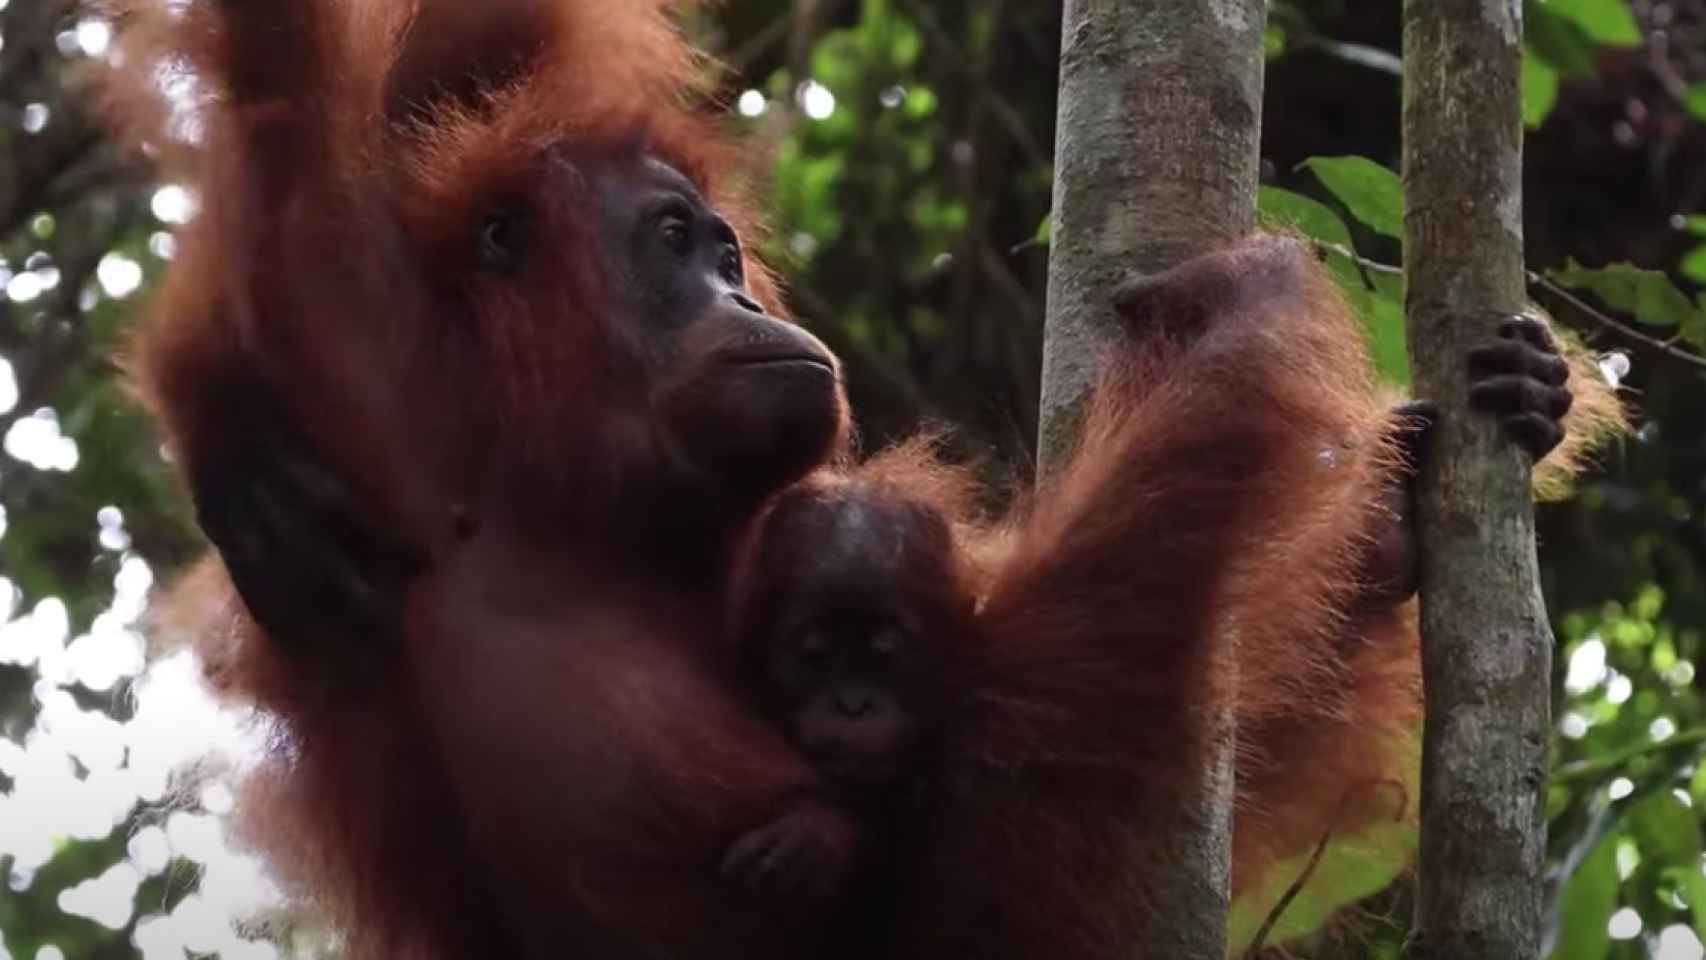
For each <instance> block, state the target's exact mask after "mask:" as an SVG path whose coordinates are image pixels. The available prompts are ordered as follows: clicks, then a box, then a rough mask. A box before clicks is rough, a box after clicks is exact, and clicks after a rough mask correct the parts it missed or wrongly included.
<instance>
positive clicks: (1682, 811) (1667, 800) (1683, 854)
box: [1624, 790, 1700, 869]
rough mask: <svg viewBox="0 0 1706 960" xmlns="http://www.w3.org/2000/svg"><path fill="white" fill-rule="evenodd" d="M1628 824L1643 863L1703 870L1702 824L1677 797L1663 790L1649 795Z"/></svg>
mask: <svg viewBox="0 0 1706 960" xmlns="http://www.w3.org/2000/svg"><path fill="white" fill-rule="evenodd" d="M1624 822H1625V823H1626V824H1627V825H1628V828H1629V832H1630V834H1631V835H1633V836H1634V838H1635V842H1636V843H1637V844H1639V845H1640V848H1641V857H1642V859H1643V860H1653V861H1656V862H1658V863H1660V864H1663V865H1664V866H1667V867H1680V866H1693V867H1695V868H1696V869H1698V868H1699V865H1700V823H1699V821H1697V820H1696V819H1695V817H1694V811H1693V810H1691V809H1690V808H1689V807H1688V805H1687V804H1684V803H1683V802H1682V801H1681V800H1679V799H1677V796H1676V794H1674V793H1671V792H1670V791H1669V790H1660V791H1656V792H1654V793H1652V794H1650V795H1648V796H1647V797H1645V798H1644V799H1642V800H1641V801H1640V802H1639V803H1637V804H1635V806H1634V807H1632V808H1631V809H1630V810H1629V812H1628V814H1626V815H1625V819H1624Z"/></svg>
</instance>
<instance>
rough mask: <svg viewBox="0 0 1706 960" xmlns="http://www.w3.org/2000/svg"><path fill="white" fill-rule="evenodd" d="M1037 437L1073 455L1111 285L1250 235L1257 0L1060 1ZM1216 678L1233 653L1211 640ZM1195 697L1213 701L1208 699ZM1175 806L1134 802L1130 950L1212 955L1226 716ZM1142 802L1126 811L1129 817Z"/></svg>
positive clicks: (1226, 833)
mask: <svg viewBox="0 0 1706 960" xmlns="http://www.w3.org/2000/svg"><path fill="white" fill-rule="evenodd" d="M1065 6H1066V10H1065V22H1064V24H1063V28H1062V31H1061V46H1062V49H1061V57H1060V114H1059V124H1058V127H1057V132H1056V141H1055V181H1054V214H1053V216H1054V219H1053V229H1052V237H1051V246H1052V252H1051V256H1050V261H1049V288H1048V299H1049V305H1048V320H1047V328H1046V334H1045V342H1044V347H1043V393H1042V409H1041V430H1040V437H1039V440H1038V447H1039V455H1040V459H1041V467H1042V470H1043V472H1044V473H1045V474H1046V473H1047V472H1048V471H1049V469H1050V467H1051V465H1053V464H1056V463H1058V462H1060V460H1061V459H1062V458H1063V457H1064V456H1065V455H1066V453H1067V452H1068V451H1070V449H1071V447H1072V442H1073V436H1074V431H1075V430H1076V428H1077V426H1078V419H1079V414H1080V412H1081V411H1082V409H1083V405H1082V401H1083V399H1084V395H1085V392H1086V390H1087V389H1088V388H1089V386H1090V384H1091V382H1092V380H1093V378H1094V376H1095V373H1096V368H1097V364H1098V362H1099V360H1100V357H1101V354H1102V350H1103V348H1104V346H1105V345H1106V344H1107V343H1108V339H1109V338H1110V337H1113V336H1117V335H1118V334H1117V327H1116V325H1115V323H1114V318H1113V311H1112V304H1113V297H1112V294H1113V290H1114V287H1115V285H1116V284H1117V283H1118V282H1119V281H1120V280H1121V279H1123V278H1125V277H1127V276H1130V275H1131V274H1132V273H1133V272H1134V271H1135V272H1137V273H1142V274H1154V273H1159V272H1161V271H1163V270H1166V269H1167V268H1169V267H1172V266H1175V265H1177V264H1178V263H1179V262H1181V261H1183V260H1185V259H1187V258H1189V257H1190V256H1191V255H1193V254H1197V253H1201V252H1204V251H1206V250H1208V249H1210V248H1212V247H1214V246H1216V245H1218V244H1221V243H1223V242H1225V241H1226V240H1228V239H1230V238H1232V237H1236V236H1239V235H1241V234H1243V233H1246V232H1248V231H1249V230H1250V228H1251V227H1252V226H1253V224H1254V217H1255V196H1256V181H1257V174H1258V171H1259V165H1260V155H1259V153H1258V148H1259V145H1260V140H1261V114H1262V79H1263V77H1262V72H1263V56H1262V30H1263V27H1264V25H1265V20H1266V15H1267V14H1266V8H1265V5H1264V3H1263V0H1066V5H1065ZM1218 659H1219V660H1221V661H1222V663H1223V664H1224V670H1225V674H1224V675H1225V676H1232V675H1233V672H1234V671H1235V670H1236V661H1235V660H1234V659H1233V657H1232V656H1231V650H1230V648H1229V647H1228V649H1226V650H1224V651H1221V652H1220V653H1219V654H1218ZM1203 702H1208V701H1207V699H1206V697H1205V699H1204V701H1203ZM1202 722H1203V723H1205V724H1207V725H1208V726H1209V727H1210V732H1211V733H1212V736H1211V737H1210V738H1209V739H1210V741H1211V742H1213V743H1215V744H1216V745H1217V751H1216V755H1215V756H1213V757H1211V758H1210V762H1209V763H1207V764H1206V765H1205V767H1204V770H1203V777H1202V780H1201V782H1200V783H1197V784H1194V785H1193V786H1194V787H1195V791H1194V792H1195V796H1194V797H1193V799H1192V801H1191V802H1190V803H1187V804H1186V805H1185V806H1184V807H1183V808H1182V809H1179V810H1171V811H1162V810H1150V811H1142V813H1143V815H1144V816H1145V817H1147V818H1149V819H1150V820H1151V826H1152V827H1153V828H1154V829H1155V830H1157V831H1158V832H1159V833H1160V835H1162V836H1166V837H1168V838H1169V839H1170V840H1171V841H1172V843H1171V849H1170V854H1169V858H1168V859H1169V860H1170V861H1171V862H1169V863H1168V864H1167V878H1166V882H1165V883H1164V884H1163V886H1162V887H1161V901H1160V902H1158V903H1155V904H1153V908H1154V909H1153V911H1152V917H1153V921H1152V924H1151V926H1150V928H1149V929H1148V930H1147V931H1146V934H1145V935H1144V937H1143V940H1144V941H1145V942H1143V943H1141V944H1134V945H1133V947H1134V951H1133V955H1134V956H1144V957H1177V958H1181V960H1198V958H1202V960H1220V958H1222V957H1224V956H1225V952H1226V930H1225V922H1224V921H1225V917H1226V909H1227V900H1228V882H1227V870H1228V865H1229V862H1230V855H1229V850H1230V839H1231V797H1232V748H1233V744H1234V737H1235V731H1234V730H1233V727H1232V716H1231V714H1230V712H1229V711H1228V712H1217V711H1206V710H1205V711H1204V715H1203V716H1202ZM1136 812H1137V811H1134V813H1136Z"/></svg>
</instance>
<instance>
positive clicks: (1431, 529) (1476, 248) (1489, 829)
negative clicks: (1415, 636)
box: [1404, 0, 1552, 960]
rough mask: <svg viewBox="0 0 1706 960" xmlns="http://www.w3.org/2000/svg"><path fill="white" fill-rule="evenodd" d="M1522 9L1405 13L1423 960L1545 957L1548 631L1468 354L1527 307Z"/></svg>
mask: <svg viewBox="0 0 1706 960" xmlns="http://www.w3.org/2000/svg"><path fill="white" fill-rule="evenodd" d="M1521 44H1522V12H1521V5H1520V4H1519V3H1518V2H1517V0H1406V2H1405V4H1404V66H1405V70H1404V144H1405V146H1404V184H1405V189H1406V211H1405V216H1404V233H1405V249H1404V266H1405V271H1406V276H1407V278H1408V287H1407V289H1406V291H1405V310H1406V313H1407V315H1408V322H1409V348H1410V357H1411V361H1412V364H1413V367H1414V378H1415V387H1416V392H1417V395H1418V396H1423V397H1428V398H1431V399H1434V400H1437V401H1438V402H1439V404H1440V407H1441V413H1442V416H1441V420H1440V423H1439V427H1438V431H1437V434H1436V436H1435V438H1434V441H1433V447H1432V455H1431V457H1430V458H1429V463H1428V464H1427V468H1426V470H1425V471H1424V473H1423V476H1422V478H1421V482H1420V489H1419V519H1420V537H1421V551H1422V593H1421V600H1422V644H1423V657H1422V672H1423V682H1424V684H1425V686H1426V691H1427V713H1426V716H1427V719H1426V722H1425V731H1424V735H1425V740H1424V745H1423V749H1422V803H1421V810H1422V845H1421V858H1420V877H1419V891H1418V908H1417V909H1418V916H1417V929H1416V932H1415V935H1414V939H1413V940H1412V942H1411V945H1410V950H1409V954H1410V956H1413V957H1427V958H1448V957H1449V958H1460V957H1499V958H1501V960H1505V958H1508V960H1523V958H1536V957H1538V956H1539V954H1540V926H1541V869H1542V865H1543V861H1544V857H1545V849H1546V842H1545V836H1546V835H1545V832H1544V831H1545V825H1544V822H1543V816H1542V815H1543V811H1544V803H1543V797H1544V789H1545V774H1546V739H1547V731H1548V728H1549V726H1550V723H1551V716H1550V715H1551V704H1550V690H1549V678H1550V675H1551V660H1552V634H1551V629H1550V627H1549V626H1548V624H1547V621H1546V611H1545V607H1544V605H1543V603H1542V600H1541V596H1540V587H1539V572H1538V567H1537V563H1536V559H1535V548H1534V508H1533V502H1532V500H1531V497H1530V493H1529V473H1530V465H1529V463H1528V462H1527V460H1526V455H1525V454H1523V453H1522V452H1520V451H1519V450H1518V449H1517V447H1516V446H1515V445H1514V444H1512V443H1511V442H1509V441H1508V440H1507V439H1506V438H1505V437H1504V436H1503V433H1502V431H1501V430H1500V429H1499V428H1498V425H1497V424H1496V423H1494V422H1493V421H1492V420H1491V419H1490V418H1487V417H1484V416H1480V415H1476V414H1472V413H1471V412H1470V410H1469V408H1468V401H1467V397H1468V368H1467V363H1466V359H1465V358H1466V355H1467V353H1468V351H1469V349H1470V347H1471V346H1472V345H1473V344H1475V343H1477V342H1479V341H1482V340H1484V339H1486V338H1488V337H1490V336H1491V335H1492V333H1493V330H1494V328H1495V327H1496V325H1497V322H1498V316H1499V314H1501V313H1516V312H1519V311H1521V309H1522V308H1523V306H1524V303H1525V299H1524V289H1525V288H1524V282H1523V251H1522V120H1521V99H1520V90H1519V84H1518V77H1519V74H1520V64H1521V59H1520V58H1521Z"/></svg>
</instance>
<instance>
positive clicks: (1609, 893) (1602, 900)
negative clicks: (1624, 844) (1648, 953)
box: [1547, 836, 1617, 960]
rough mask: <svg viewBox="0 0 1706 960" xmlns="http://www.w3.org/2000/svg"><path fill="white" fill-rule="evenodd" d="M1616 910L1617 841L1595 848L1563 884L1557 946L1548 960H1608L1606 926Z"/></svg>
mask: <svg viewBox="0 0 1706 960" xmlns="http://www.w3.org/2000/svg"><path fill="white" fill-rule="evenodd" d="M1616 908H1617V840H1616V838H1615V837H1611V836H1608V837H1605V838H1604V839H1602V840H1600V842H1599V843H1598V844H1597V845H1595V846H1594V848H1593V852H1592V853H1590V854H1588V855H1587V857H1586V858H1584V859H1583V860H1582V862H1581V865H1580V866H1578V867H1576V871H1575V872H1574V873H1572V874H1571V875H1570V879H1569V880H1568V881H1567V882H1565V884H1564V892H1563V895H1562V897H1561V899H1560V901H1559V904H1558V918H1559V920H1558V942H1557V944H1556V945H1554V946H1553V948H1552V952H1551V953H1549V954H1547V960H1605V955H1606V953H1607V952H1608V951H1610V949H1611V933H1610V932H1609V931H1607V930H1606V923H1607V922H1609V921H1610V920H1611V912H1612V911H1613V910H1615V909H1616Z"/></svg>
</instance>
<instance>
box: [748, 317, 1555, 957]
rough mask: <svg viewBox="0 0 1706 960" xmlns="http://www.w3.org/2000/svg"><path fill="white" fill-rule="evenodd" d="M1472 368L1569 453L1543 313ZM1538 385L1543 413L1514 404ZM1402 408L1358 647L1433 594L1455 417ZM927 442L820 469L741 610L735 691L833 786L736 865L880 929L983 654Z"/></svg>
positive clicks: (777, 533) (1520, 324)
mask: <svg viewBox="0 0 1706 960" xmlns="http://www.w3.org/2000/svg"><path fill="white" fill-rule="evenodd" d="M1470 366H1471V374H1472V376H1471V387H1472V389H1471V402H1472V404H1473V405H1474V406H1475V407H1477V408H1478V409H1480V410H1482V411H1483V412H1486V413H1489V414H1492V415H1494V416H1498V417H1500V418H1501V420H1503V421H1504V424H1505V427H1506V429H1507V431H1508V432H1509V434H1510V436H1511V437H1512V439H1513V440H1515V441H1516V442H1517V443H1519V444H1520V445H1522V446H1523V447H1524V448H1525V449H1527V450H1528V451H1529V452H1530V453H1531V454H1532V455H1533V456H1534V457H1535V458H1536V459H1537V460H1538V459H1540V458H1542V457H1544V456H1545V455H1546V453H1547V452H1548V451H1550V450H1551V449H1552V448H1553V447H1554V446H1556V445H1557V443H1558V442H1559V440H1560V439H1561V437H1562V430H1561V429H1560V427H1559V425H1558V422H1557V418H1559V417H1561V416H1562V414H1563V413H1564V412H1565V411H1567V410H1568V408H1569V403H1570V395H1569V392H1568V391H1567V389H1565V387H1564V381H1565V379H1566V378H1567V376H1568V370H1567V368H1566V366H1565V364H1564V362H1563V361H1562V360H1561V359H1560V358H1559V356H1558V355H1557V353H1556V346H1555V344H1554V343H1553V342H1552V340H1551V338H1550V337H1549V335H1548V334H1547V333H1546V331H1545V328H1544V326H1543V325H1542V324H1541V323H1540V322H1538V321H1535V320H1532V319H1529V318H1522V317H1513V318H1510V320H1509V321H1508V322H1507V323H1505V324H1504V325H1503V327H1501V329H1500V331H1499V337H1498V338H1497V339H1496V340H1493V341H1491V342H1489V343H1488V344H1486V345H1484V346H1483V347H1482V348H1480V349H1478V350H1476V351H1474V353H1473V355H1472V356H1471V358H1470ZM1525 390H1526V391H1529V392H1530V393H1535V394H1536V396H1537V397H1538V399H1537V400H1536V401H1535V403H1533V404H1530V406H1532V407H1534V408H1535V409H1532V410H1530V409H1529V408H1528V407H1524V406H1523V405H1522V404H1521V403H1518V402H1517V401H1518V400H1519V399H1520V397H1519V396H1517V395H1518V394H1520V393H1521V392H1522V391H1525ZM1389 416H1390V425H1389V428H1388V429H1389V430H1390V431H1391V442H1392V449H1393V453H1394V454H1395V456H1394V464H1395V466H1396V469H1395V470H1394V472H1393V474H1392V475H1391V476H1390V478H1389V480H1388V482H1387V484H1386V488H1385V490H1384V492H1383V493H1382V495H1381V498H1380V508H1379V509H1377V510H1375V511H1373V513H1372V526H1371V527H1370V528H1369V529H1367V530H1366V531H1365V534H1364V536H1363V537H1362V538H1361V543H1362V547H1361V549H1360V550H1359V551H1358V558H1357V562H1356V567H1357V569H1356V570H1355V576H1354V582H1355V583H1356V584H1357V587H1356V589H1355V591H1354V592H1353V594H1352V595H1351V596H1350V597H1349V599H1348V603H1347V606H1346V609H1345V610H1344V613H1345V614H1346V616H1347V621H1346V623H1345V627H1344V636H1343V637H1342V639H1341V647H1340V649H1339V650H1338V654H1339V655H1344V656H1349V655H1350V653H1351V652H1352V651H1353V650H1354V649H1355V648H1356V646H1357V645H1358V644H1360V643H1362V642H1366V641H1367V640H1369V639H1370V637H1369V636H1367V635H1366V634H1367V633H1368V632H1369V631H1368V630H1367V625H1366V624H1364V623H1363V622H1362V620H1361V618H1363V617H1370V616H1373V617H1382V616H1386V615H1389V614H1390V612H1392V611H1394V610H1396V609H1397V608H1398V607H1399V606H1400V605H1401V604H1403V603H1404V602H1405V601H1406V600H1408V599H1409V598H1410V597H1411V596H1412V595H1413V594H1414V592H1415V589H1416V561H1417V558H1416V545H1415V536H1414V530H1413V509H1412V507H1411V499H1412V498H1411V494H1410V485H1411V480H1412V479H1413V477H1414V476H1415V472H1416V471H1417V470H1418V469H1419V468H1420V466H1421V464H1422V462H1423V460H1424V458H1425V457H1426V455H1427V444H1428V438H1429V435H1430V433H1431V430H1432V427H1433V424H1434V422H1435V420H1436V418H1437V416H1438V413H1437V410H1436V408H1435V406H1434V405H1433V404H1432V403H1428V402H1412V403H1406V404H1403V405H1401V406H1398V407H1396V408H1394V409H1392V410H1391V412H1390V414H1389ZM928 446H929V444H928V442H914V443H912V444H907V445H904V446H902V447H900V448H897V449H896V450H894V451H891V452H890V453H889V454H886V455H884V456H882V457H879V458H877V460H875V461H872V462H871V463H869V464H866V465H864V466H862V467H860V468H857V469H855V470H854V471H852V472H850V473H847V472H834V471H828V470H826V471H822V472H820V473H819V474H818V475H816V476H814V477H813V478H811V479H810V480H808V481H806V482H804V483H802V484H800V485H799V486H797V487H794V488H792V489H790V490H788V491H787V492H785V493H783V494H781V495H780V496H779V497H778V498H777V499H776V500H775V501H774V502H773V503H772V504H771V505H770V507H769V509H768V512H767V513H766V515H765V516H764V518H763V520H762V521H761V522H760V523H759V524H758V525H757V528H756V532H755V533H754V534H753V535H752V536H751V538H750V540H749V541H748V543H747V545H746V550H745V553H744V556H743V557H742V563H741V566H740V571H739V575H738V576H737V577H736V580H735V584H734V596H733V597H732V600H731V623H732V627H731V630H732V637H731V641H730V642H731V643H732V645H733V647H734V649H735V650H736V651H738V663H739V667H738V669H739V671H740V676H739V679H738V682H739V683H740V684H741V686H742V688H743V689H746V690H749V691H751V695H752V696H753V698H754V702H755V704H756V705H757V706H758V707H759V709H760V710H761V711H762V713H763V714H764V716H765V717H766V719H768V720H769V721H770V722H771V723H772V724H773V725H774V726H775V727H776V729H778V730H779V731H781V732H782V733H783V734H784V735H785V736H787V738H788V739H789V740H790V742H792V743H793V744H794V745H795V747H797V748H798V749H799V750H800V751H801V753H802V754H803V755H804V756H805V757H806V758H807V759H808V760H809V761H810V762H811V764H812V766H813V767H814V769H816V771H817V772H818V773H819V775H820V776H821V778H822V782H823V787H822V788H821V789H819V790H814V791H811V792H807V793H801V794H798V795H796V797H795V798H794V800H793V801H792V802H791V803H790V804H789V805H788V806H786V807H785V808H784V809H783V811H782V812H781V813H780V814H778V815H777V816H776V817H774V818H773V819H771V820H769V821H768V822H766V823H764V824H763V825H761V826H759V827H756V828H753V829H751V830H748V831H747V832H745V833H743V834H741V835H740V836H739V837H738V838H737V839H736V840H735V841H734V843H733V844H732V845H731V846H730V848H729V850H728V852H727V854H726V856H725V858H724V861H723V871H724V873H725V875H727V876H728V877H730V878H731V879H733V880H735V881H737V882H739V883H742V884H744V885H746V886H748V887H749V888H751V889H754V890H756V891H759V892H762V893H766V894H771V895H780V896H784V897H790V898H800V899H802V900H805V901H807V902H812V903H820V904H821V903H827V902H830V901H834V902H836V903H838V904H840V905H842V910H841V915H842V916H848V915H851V916H856V917H859V918H861V920H862V921H863V922H864V923H866V924H867V925H870V924H871V923H872V921H876V923H875V927H876V929H879V930H886V923H884V922H883V921H882V918H880V917H878V916H877V915H876V914H875V913H874V912H873V911H875V910H878V909H881V907H880V905H881V903H882V902H883V897H884V893H883V891H886V890H890V889H892V886H893V884H892V882H884V881H883V880H882V879H881V878H883V877H890V879H891V880H892V877H891V874H892V872H893V871H894V870H895V869H896V868H897V864H896V860H897V856H898V854H897V851H899V850H900V849H901V848H902V846H901V845H900V844H899V843H898V842H897V831H898V830H904V829H905V828H906V827H907V825H908V824H909V823H913V822H914V821H916V820H917V819H918V815H919V814H921V813H923V812H924V808H925V803H924V800H925V798H926V797H927V796H928V793H929V790H928V784H930V783H931V781H932V778H933V777H934V776H935V775H936V774H937V773H938V772H939V771H938V766H939V761H940V760H941V757H942V754H943V752H944V751H948V750H952V749H954V748H953V743H954V741H955V736H954V734H955V730H954V728H955V726H956V724H957V723H958V722H959V717H958V716H957V715H956V712H955V706H956V704H957V703H959V702H960V701H957V700H955V699H954V697H956V696H959V697H965V696H975V691H976V683H975V678H974V677H972V676H970V675H969V674H970V673H971V672H972V671H971V668H970V663H971V662H973V661H975V659H976V658H975V657H967V656H966V653H967V652H968V651H972V650H974V645H976V644H978V643H979V642H981V641H980V639H979V636H978V631H979V629H980V624H979V621H978V617H977V615H976V606H977V588H976V587H975V585H974V582H973V576H972V573H971V572H970V571H968V570H966V569H964V567H965V566H966V561H965V560H963V559H962V558H964V557H966V556H967V555H968V553H976V552H977V551H967V550H964V549H958V548H956V545H955V544H956V535H955V524H956V522H958V521H960V520H962V519H963V518H962V517H961V516H960V515H961V514H963V513H964V511H963V509H961V508H960V506H959V503H960V502H962V501H964V500H965V499H966V496H965V493H966V490H965V489H963V488H964V486H965V484H963V483H960V482H959V481H960V479H961V478H958V477H957V476H955V475H954V474H953V472H952V471H951V470H949V469H948V468H946V467H945V466H944V465H942V464H940V463H937V462H934V461H932V460H931V458H930V456H929V453H928V449H927V448H928ZM944 481H946V482H944ZM968 529H969V528H968ZM972 536H973V539H979V536H978V535H977V534H976V533H975V532H974V533H973V534H972ZM990 542H995V541H993V540H991V541H990ZM1373 632H1376V633H1377V632H1379V631H1373ZM850 932H851V931H850Z"/></svg>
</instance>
